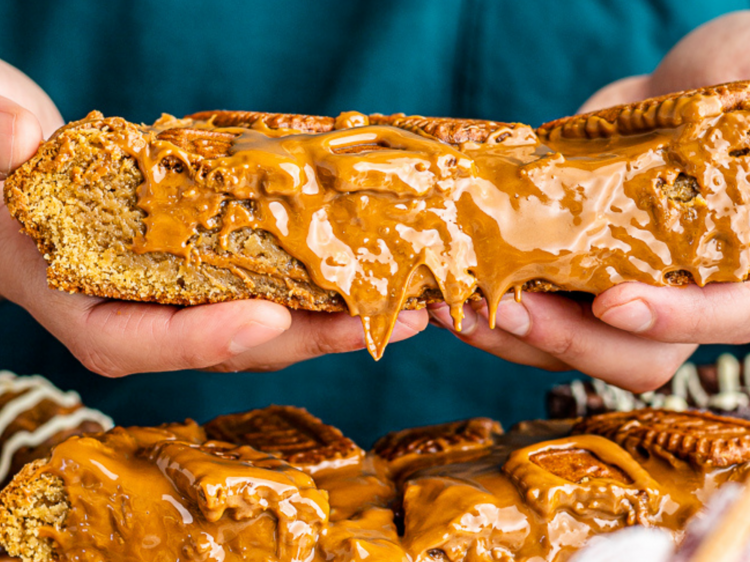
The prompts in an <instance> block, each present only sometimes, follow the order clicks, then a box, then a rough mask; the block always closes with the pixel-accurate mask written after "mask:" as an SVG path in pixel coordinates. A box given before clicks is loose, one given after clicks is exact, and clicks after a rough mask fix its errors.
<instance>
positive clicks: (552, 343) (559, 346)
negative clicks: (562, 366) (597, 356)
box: [544, 330, 586, 360]
mask: <svg viewBox="0 0 750 562" xmlns="http://www.w3.org/2000/svg"><path fill="white" fill-rule="evenodd" d="M544 348H545V351H547V353H549V354H550V355H553V356H555V357H565V358H566V359H567V360H570V359H575V358H577V357H580V356H581V355H583V354H584V353H585V350H586V345H585V343H584V341H583V338H581V337H580V336H579V334H577V333H576V332H575V331H573V330H565V331H559V332H558V333H556V334H554V336H553V337H552V338H551V339H550V340H549V341H548V342H547V344H546V345H545V346H544Z"/></svg>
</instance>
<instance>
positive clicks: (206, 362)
mask: <svg viewBox="0 0 750 562" xmlns="http://www.w3.org/2000/svg"><path fill="white" fill-rule="evenodd" d="M0 96H3V97H0V175H1V176H2V178H4V177H6V176H7V174H8V173H9V172H10V171H12V170H13V169H15V168H16V167H18V166H19V165H21V164H22V163H23V162H25V161H26V160H28V159H29V158H31V156H33V154H34V153H35V152H36V149H37V147H38V146H39V143H40V142H41V141H42V135H43V134H44V136H48V135H49V134H51V133H52V132H53V131H54V130H55V129H57V128H58V127H59V126H60V125H62V123H63V121H62V117H60V114H59V112H58V111H57V108H56V107H55V105H54V104H53V103H52V101H51V100H50V99H49V97H47V95H46V94H45V93H44V92H43V91H42V90H41V89H40V88H39V87H38V86H37V85H36V84H35V83H34V82H32V81H31V80H30V79H29V78H28V77H27V76H25V75H24V74H22V73H21V72H19V71H18V70H16V69H15V68H13V67H11V66H10V65H7V64H5V63H2V62H1V61H0ZM45 270H46V264H45V262H44V260H43V259H42V256H41V255H40V254H39V251H38V250H37V249H36V246H35V245H34V243H33V242H32V241H31V239H30V238H29V237H27V236H25V235H23V234H21V233H20V232H19V225H18V223H17V222H16V221H14V220H13V219H12V218H11V217H10V213H8V210H7V209H6V208H5V205H4V202H0V293H2V295H3V296H5V297H6V298H8V299H10V300H12V301H14V302H16V303H18V304H19V305H21V306H23V307H24V308H26V309H27V310H28V311H29V312H30V313H31V314H32V315H33V316H34V317H35V318H36V319H37V320H38V321H39V322H40V323H41V324H42V325H43V326H44V327H45V328H47V329H48V330H49V331H50V332H51V333H52V334H53V335H55V337H57V338H58V339H59V340H60V341H62V343H63V344H65V345H66V346H67V347H68V348H69V349H70V350H71V351H72V352H73V354H74V355H75V356H76V357H77V358H78V359H79V360H80V361H81V362H82V363H83V364H84V365H85V366H86V367H87V368H88V369H90V370H92V371H94V372H97V373H99V374H102V375H106V376H112V377H117V376H122V375H127V374H130V373H135V372H146V371H167V370H176V369H211V370H216V371H229V370H232V371H239V370H275V369H280V368H282V367H285V366H287V365H290V364H292V363H296V362H298V361H302V360H305V359H310V358H312V357H317V356H319V355H323V354H326V353H340V352H345V351H352V350H355V349H362V348H364V346H365V343H364V337H363V332H362V325H361V323H360V320H359V319H358V318H352V317H351V316H349V315H348V314H346V313H339V314H327V313H308V312H304V311H290V310H288V309H287V308H285V307H283V306H280V305H278V304H274V303H271V302H267V301H262V300H244V301H234V302H226V303H220V304H211V305H204V306H195V307H188V308H180V307H174V306H163V305H158V304H143V303H132V302H123V301H112V300H108V299H101V298H95V297H89V296H86V295H82V294H67V293H64V292H61V291H57V290H52V289H49V288H48V287H47V281H46V273H45ZM426 326H427V313H426V312H425V311H412V312H404V313H402V314H401V316H400V317H399V320H398V322H397V324H396V327H395V329H394V332H393V337H392V338H391V341H399V340H402V339H405V338H408V337H410V336H413V335H415V334H416V333H418V332H420V331H421V330H423V329H424V328H425V327H426Z"/></svg>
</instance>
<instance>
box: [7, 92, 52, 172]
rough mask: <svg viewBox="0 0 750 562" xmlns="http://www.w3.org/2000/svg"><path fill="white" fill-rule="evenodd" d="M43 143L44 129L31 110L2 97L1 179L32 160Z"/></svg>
mask: <svg viewBox="0 0 750 562" xmlns="http://www.w3.org/2000/svg"><path fill="white" fill-rule="evenodd" d="M40 142H42V127H41V125H40V124H39V121H38V120H37V118H36V117H35V116H34V114H33V113H31V112H30V111H29V110H27V109H24V108H23V107H21V106H20V105H18V104H17V103H15V102H13V101H11V100H9V99H8V98H3V97H0V179H5V178H6V177H7V176H8V174H9V173H10V172H12V171H13V170H15V169H16V168H17V167H18V166H20V165H21V164H23V163H24V162H26V160H28V159H29V158H31V157H32V156H33V155H34V153H35V152H36V150H37V148H39V143H40Z"/></svg>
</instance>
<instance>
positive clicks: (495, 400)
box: [0, 0, 749, 444]
mask: <svg viewBox="0 0 750 562" xmlns="http://www.w3.org/2000/svg"><path fill="white" fill-rule="evenodd" d="M748 7H749V6H748V2H747V1H744V2H741V1H739V0H712V1H710V2H709V1H705V2H697V1H687V0H660V1H655V0H652V1H644V0H629V1H627V2H607V1H600V2H596V1H593V0H566V1H565V2H560V1H553V0H536V1H531V0H530V1H523V2H522V1H518V0H515V1H513V0H465V1H458V0H455V1H449V0H399V1H396V0H378V1H356V2H355V1H333V0H316V1H315V2H308V1H305V0H299V1H292V0H276V1H274V2H268V1H257V2H249V1H236V2H210V3H209V2H197V1H191V0H171V1H165V0H163V1H160V2H157V1H151V2H147V1H134V2H126V1H113V2H107V3H106V7H105V4H104V3H94V2H90V1H85V0H77V1H75V0H68V1H66V2H53V1H48V2H44V1H29V0H17V1H10V0H9V1H6V2H3V3H0V21H3V22H5V25H4V26H3V27H4V32H3V34H2V35H0V58H2V59H4V60H7V61H8V62H10V63H11V64H14V65H15V66H17V67H19V68H20V69H22V70H23V71H24V72H26V73H27V74H29V75H30V76H31V77H32V78H33V79H34V80H36V81H37V82H38V83H39V84H40V85H41V86H42V87H43V88H44V89H45V90H46V91H47V92H48V93H49V94H50V96H51V97H52V99H53V100H54V101H55V102H56V103H57V105H58V107H59V108H60V110H61V112H62V114H63V116H64V117H65V119H67V120H72V119H79V118H81V117H83V116H84V115H85V114H86V113H88V112H89V111H90V110H92V109H99V110H101V111H103V112H104V113H105V114H106V115H119V116H123V117H126V118H128V119H130V120H133V121H144V122H150V121H153V120H154V119H155V118H157V117H158V116H159V114H160V113H161V112H168V113H172V114H175V115H178V116H180V115H184V114H187V113H191V112H194V111H198V110H203V109H217V108H226V109H246V110H259V111H278V112H288V113H312V114H323V115H336V114H338V113H339V112H341V111H345V110H350V109H356V110H358V111H362V112H365V113H369V112H381V113H393V112H399V111H401V112H405V113H411V114H415V113H418V114H423V115H435V116H440V115H448V116H461V117H475V118H483V119H495V120H504V121H521V122H524V123H529V124H531V125H538V124H540V123H542V122H544V121H546V120H550V119H554V118H557V117H561V116H564V115H568V114H571V113H573V112H575V111H576V109H577V107H578V106H579V105H580V104H581V103H582V102H583V101H584V100H585V99H586V98H587V97H588V96H589V95H590V94H592V93H593V92H594V91H596V90H597V89H598V88H600V87H601V86H603V85H605V84H607V83H609V82H611V81H613V80H616V79H618V78H621V77H624V76H628V75H632V74H642V73H646V72H650V71H652V70H653V69H654V68H655V66H656V65H657V63H658V62H659V60H660V59H661V58H662V57H663V56H664V54H666V52H667V51H668V50H669V48H670V47H671V46H673V45H674V44H675V43H676V42H677V41H678V40H679V39H680V38H681V37H683V36H684V35H685V34H687V33H688V32H689V31H691V30H692V29H694V28H695V27H697V26H699V25H700V24H702V23H704V22H705V21H708V20H710V19H712V18H714V17H716V16H718V15H720V14H722V13H726V12H729V11H733V10H737V9H743V8H748ZM722 349H723V348H722V347H721V346H712V347H706V348H703V349H702V350H701V351H700V353H701V356H700V357H699V359H700V360H704V361H710V360H713V359H714V357H715V356H716V354H717V353H718V352H719V351H721V350H722ZM735 349H736V348H735ZM737 351H738V352H742V350H737ZM0 368H7V369H11V370H14V371H17V372H19V373H35V372H38V373H42V374H44V375H47V376H48V377H50V378H51V379H53V380H54V381H55V382H56V383H58V384H59V385H60V386H62V387H63V388H73V389H76V390H78V391H79V392H80V393H81V394H82V395H83V397H84V399H85V400H86V402H88V403H89V404H91V405H93V406H97V407H99V408H101V409H103V410H104V411H105V412H107V413H109V414H111V415H112V416H113V417H114V418H115V420H117V421H118V422H119V423H122V424H155V423H160V422H164V421H171V420H180V419H183V418H185V417H192V418H195V419H198V420H199V421H204V420H207V419H209V418H210V417H213V416H215V415H218V414H222V413H228V412H232V411H238V410H244V409H249V408H254V407H261V406H264V405H267V404H269V403H282V404H295V405H299V406H305V407H307V408H308V409H310V410H311V411H312V412H314V413H316V414H318V415H319V416H321V417H323V418H324V419H325V420H326V421H329V422H330V423H333V424H336V425H338V426H340V427H341V428H342V429H343V430H344V431H345V433H347V434H349V435H350V436H352V437H353V438H355V439H356V440H358V441H359V442H361V443H362V444H369V443H370V442H371V441H372V440H373V439H374V438H375V437H376V436H378V435H380V434H382V433H384V432H386V431H390V430H393V429H398V428H402V427H405V426H409V425H418V424H427V423H435V422H439V421H446V420H450V419H456V418H463V417H470V416H480V415H481V416H490V417H494V418H497V419H500V420H501V421H502V422H503V423H504V424H506V425H507V424H509V423H512V422H514V421H518V420H520V419H524V418H530V417H538V416H542V415H544V392H545V391H546V390H547V389H548V388H549V387H550V386H551V385H552V384H553V383H555V382H557V381H563V380H570V379H571V378H573V377H574V376H576V375H575V374H574V373H556V374H552V373H547V372H544V371H540V370H537V369H533V368H529V367H522V366H517V365H513V364H510V363H507V362H505V361H502V360H500V359H498V358H496V357H493V356H491V355H488V354H486V353H484V352H482V351H479V350H476V349H473V348H470V347H469V346H467V345H465V344H462V343H460V342H459V341H458V340H456V339H455V338H454V337H453V336H451V335H450V334H449V333H447V332H445V331H442V330H438V329H436V328H433V327H430V328H428V330H427V331H426V332H425V333H423V334H420V335H419V336H417V337H416V338H413V339H411V340H409V341H407V342H403V343H398V344H393V345H391V346H389V347H388V349H387V351H386V354H385V357H384V358H383V359H382V360H381V361H380V362H377V363H376V362H374V361H373V360H372V359H371V358H370V357H369V355H367V353H366V352H357V353H351V354H344V355H336V356H328V357H323V358H320V359H316V360H312V361H307V362H304V363H301V364H298V365H295V366H292V367H289V368H287V369H285V370H283V371H280V372H277V373H262V374H255V373H237V374H208V373H198V372H181V373H160V374H146V375H135V376H132V377H128V378H126V379H121V380H109V379H105V378H102V377H99V376H97V375H94V374H92V373H89V372H87V371H86V370H85V369H83V368H82V367H81V366H80V364H78V363H77V361H75V359H73V358H72V356H71V355H70V354H69V353H68V352H67V351H66V350H65V349H64V348H63V347H62V346H61V345H60V344H59V343H57V342H56V341H55V340H54V339H53V338H52V337H51V336H49V335H48V334H47V333H46V332H45V331H44V330H43V329H42V328H41V327H40V326H39V325H38V324H36V323H35V322H34V320H33V319H31V318H30V317H29V315H28V314H26V313H25V312H24V311H22V310H21V309H19V308H18V307H17V306H15V305H13V304H10V303H3V304H0Z"/></svg>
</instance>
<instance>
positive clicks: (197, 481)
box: [0, 422, 328, 562]
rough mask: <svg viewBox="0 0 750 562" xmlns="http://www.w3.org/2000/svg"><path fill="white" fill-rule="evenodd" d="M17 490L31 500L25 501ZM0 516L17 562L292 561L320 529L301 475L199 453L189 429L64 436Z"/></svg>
mask: <svg viewBox="0 0 750 562" xmlns="http://www.w3.org/2000/svg"><path fill="white" fill-rule="evenodd" d="M22 476H23V477H22ZM28 490H42V491H41V492H39V493H38V494H37V496H35V497H38V499H34V498H29V495H28V492H27V491H28ZM30 499H31V500H32V501H31V502H30V501H29V500H30ZM0 506H1V507H0V542H1V543H2V545H3V546H4V547H5V548H6V549H7V550H8V551H9V552H10V553H11V554H14V555H22V556H23V559H24V560H25V561H26V562H29V561H32V560H33V561H35V562H46V561H47V560H55V559H60V558H62V559H77V558H79V557H86V558H87V559H100V560H109V561H112V562H125V561H128V562H132V561H134V560H144V561H146V560H154V559H160V558H162V557H166V558H170V557H172V556H173V555H174V553H176V552H178V553H181V554H182V555H184V556H185V557H186V559H189V560H206V561H209V560H211V561H220V560H223V561H225V562H238V561H240V560H242V561H257V562H260V561H264V562H267V561H278V562H281V561H283V562H303V561H308V560H310V559H311V557H312V553H313V552H314V548H315V545H316V544H317V541H318V537H319V534H320V532H321V530H322V529H323V527H324V526H325V524H326V523H327V520H328V503H327V499H326V495H325V493H324V492H321V491H320V490H318V489H317V487H316V486H315V483H314V482H313V481H312V479H311V478H310V476H308V475H306V474H304V473H303V472H300V471H298V470H296V469H294V468H293V467H291V466H290V465H288V464H287V463H285V462H284V461H282V460H280V459H277V458H275V457H269V456H268V455H266V454H264V453H261V452H259V451H255V450H253V449H251V448H250V447H236V446H234V445H231V444H226V443H219V442H208V443H205V433H204V432H203V430H202V428H201V427H200V426H198V425H197V424H195V423H192V422H190V423H187V424H184V425H172V426H164V427H162V428H129V429H123V428H115V429H113V430H111V431H110V432H107V433H104V434H99V435H95V436H89V437H72V438H70V439H68V440H67V441H64V442H63V443H60V444H58V445H57V446H56V447H55V448H54V450H53V451H52V454H51V456H50V458H49V459H47V460H45V461H39V462H38V463H37V464H34V465H29V467H28V469H24V471H23V472H22V474H21V475H19V477H18V478H16V479H15V480H14V481H13V483H11V485H10V486H9V487H8V488H6V489H5V490H4V491H3V492H2V494H0ZM24 510H25V511H24ZM45 510H49V512H48V511H45Z"/></svg>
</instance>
